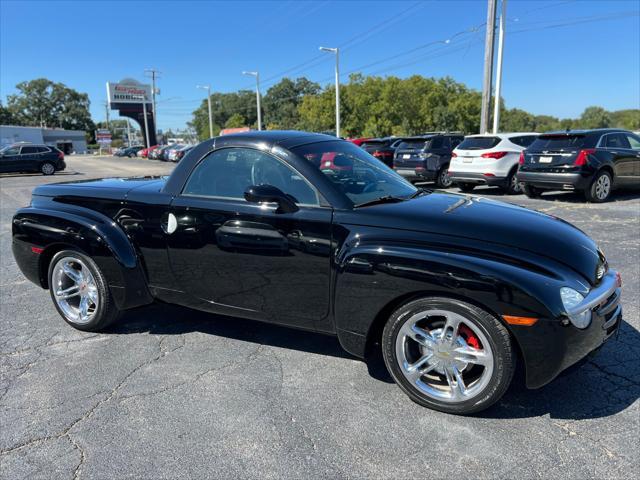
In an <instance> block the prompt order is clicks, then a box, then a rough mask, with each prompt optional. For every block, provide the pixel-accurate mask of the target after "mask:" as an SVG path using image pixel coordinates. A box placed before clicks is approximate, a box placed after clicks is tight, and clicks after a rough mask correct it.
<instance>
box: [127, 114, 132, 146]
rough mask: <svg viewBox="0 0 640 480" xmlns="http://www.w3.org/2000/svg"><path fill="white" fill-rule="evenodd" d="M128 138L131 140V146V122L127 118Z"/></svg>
mask: <svg viewBox="0 0 640 480" xmlns="http://www.w3.org/2000/svg"><path fill="white" fill-rule="evenodd" d="M127 140H129V146H131V124H130V123H129V119H128V118H127Z"/></svg>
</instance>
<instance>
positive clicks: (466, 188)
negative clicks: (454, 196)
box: [457, 183, 476, 193]
mask: <svg viewBox="0 0 640 480" xmlns="http://www.w3.org/2000/svg"><path fill="white" fill-rule="evenodd" d="M457 185H458V188H459V189H460V191H461V192H467V193H468V192H472V191H473V189H474V188H476V186H475V185H474V184H473V183H458V184H457Z"/></svg>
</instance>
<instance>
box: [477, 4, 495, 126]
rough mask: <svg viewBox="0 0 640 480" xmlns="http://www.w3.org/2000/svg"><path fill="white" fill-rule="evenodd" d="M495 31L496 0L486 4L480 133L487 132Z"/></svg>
mask: <svg viewBox="0 0 640 480" xmlns="http://www.w3.org/2000/svg"><path fill="white" fill-rule="evenodd" d="M495 30H496V0H488V3H487V33H486V37H485V44H484V78H483V81H482V110H481V113H480V133H487V132H488V131H489V109H490V107H491V80H492V78H491V77H492V76H493V44H494V43H495V42H494V40H495V33H496V32H495Z"/></svg>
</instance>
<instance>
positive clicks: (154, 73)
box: [144, 68, 162, 135]
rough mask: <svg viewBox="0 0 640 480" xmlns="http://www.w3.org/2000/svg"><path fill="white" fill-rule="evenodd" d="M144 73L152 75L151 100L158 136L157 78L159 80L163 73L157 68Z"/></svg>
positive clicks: (148, 69)
mask: <svg viewBox="0 0 640 480" xmlns="http://www.w3.org/2000/svg"><path fill="white" fill-rule="evenodd" d="M144 73H145V74H151V98H152V101H153V125H154V128H155V129H156V135H158V121H157V119H156V78H158V77H159V76H160V74H161V73H162V72H159V71H158V70H156V69H155V68H147V69H146V70H145V71H144ZM147 76H149V75H147Z"/></svg>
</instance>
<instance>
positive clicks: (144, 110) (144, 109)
mask: <svg viewBox="0 0 640 480" xmlns="http://www.w3.org/2000/svg"><path fill="white" fill-rule="evenodd" d="M135 98H136V100H141V101H142V115H144V132H145V144H146V147H147V148H149V147H151V144H150V143H149V120H148V119H147V99H146V98H145V96H144V95H136V97H135Z"/></svg>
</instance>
